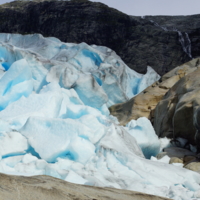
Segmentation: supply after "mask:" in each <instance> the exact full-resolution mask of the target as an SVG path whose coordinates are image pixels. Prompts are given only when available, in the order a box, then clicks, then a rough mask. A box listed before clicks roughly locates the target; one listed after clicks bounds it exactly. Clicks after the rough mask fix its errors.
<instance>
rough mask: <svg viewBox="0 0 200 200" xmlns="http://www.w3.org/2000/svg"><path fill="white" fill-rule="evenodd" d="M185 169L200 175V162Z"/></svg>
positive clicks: (190, 164)
mask: <svg viewBox="0 0 200 200" xmlns="http://www.w3.org/2000/svg"><path fill="white" fill-rule="evenodd" d="M184 168H186V169H189V170H192V171H195V172H198V173H200V162H191V163H189V164H187V165H185V166H184Z"/></svg>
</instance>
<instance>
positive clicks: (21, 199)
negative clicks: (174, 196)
mask: <svg viewBox="0 0 200 200" xmlns="http://www.w3.org/2000/svg"><path fill="white" fill-rule="evenodd" d="M0 185H1V187H0V199H1V200H16V199H18V200H38V199H41V200H47V199H48V200H55V199H57V200H58V199H59V200H86V199H87V200H98V199H102V200H121V199H126V200H167V199H168V198H163V197H157V196H154V195H149V194H144V193H140V192H133V191H127V190H117V189H113V188H98V187H90V186H84V185H76V184H72V183H68V182H66V181H62V180H60V179H57V178H53V177H50V176H33V177H22V176H9V175H5V174H0Z"/></svg>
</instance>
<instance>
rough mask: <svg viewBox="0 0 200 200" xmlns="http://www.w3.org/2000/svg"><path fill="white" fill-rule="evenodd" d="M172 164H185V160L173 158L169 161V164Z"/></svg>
mask: <svg viewBox="0 0 200 200" xmlns="http://www.w3.org/2000/svg"><path fill="white" fill-rule="evenodd" d="M172 163H183V160H181V159H180V158H177V157H171V158H170V160H169V164H172Z"/></svg>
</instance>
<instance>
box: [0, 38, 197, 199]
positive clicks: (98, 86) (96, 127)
mask: <svg viewBox="0 0 200 200" xmlns="http://www.w3.org/2000/svg"><path fill="white" fill-rule="evenodd" d="M158 78H159V76H158V75H157V74H156V73H155V72H154V71H153V70H152V69H151V68H150V67H148V70H147V74H145V75H141V74H138V73H136V72H134V71H132V70H131V69H129V68H128V67H127V66H126V65H125V64H124V63H123V61H122V60H121V59H120V58H119V57H118V56H117V55H116V54H115V52H114V51H112V50H111V49H109V48H107V47H101V46H96V45H91V46H89V45H87V44H85V43H81V44H66V43H63V42H61V41H59V40H58V39H56V38H44V37H43V36H41V35H38V34H34V35H26V36H22V35H18V34H0V172H3V173H8V174H16V175H26V176H31V175H42V174H45V175H50V176H54V177H57V178H60V179H63V180H66V181H70V182H73V183H77V184H86V185H93V186H102V187H115V188H121V189H128V190H136V191H141V192H146V193H151V194H155V195H160V196H165V197H170V198H173V199H177V200H179V199H187V200H188V199H192V198H195V197H198V195H199V193H200V186H199V184H200V175H199V174H197V173H195V172H192V171H189V170H185V169H183V168H181V167H177V166H173V165H168V164H166V163H162V162H157V161H153V160H156V159H155V158H154V157H151V156H155V155H156V154H157V153H158V152H159V151H160V149H161V147H163V146H164V145H167V143H168V141H163V140H160V139H158V137H157V136H156V135H155V132H154V130H153V127H152V126H151V123H150V122H149V121H148V119H146V118H140V119H138V120H137V121H134V120H133V121H131V122H130V123H129V124H128V125H127V126H126V127H121V126H119V125H118V121H117V119H116V118H115V117H113V116H110V113H109V110H108V106H110V105H112V104H114V103H120V102H123V101H126V100H128V99H129V98H131V97H133V96H134V95H136V94H137V93H139V92H141V91H142V90H143V89H145V87H147V86H148V85H150V84H151V83H153V82H154V81H155V80H157V79H158ZM144 156H145V157H147V158H150V157H151V158H152V160H148V159H145V158H144ZM163 162H164V161H163Z"/></svg>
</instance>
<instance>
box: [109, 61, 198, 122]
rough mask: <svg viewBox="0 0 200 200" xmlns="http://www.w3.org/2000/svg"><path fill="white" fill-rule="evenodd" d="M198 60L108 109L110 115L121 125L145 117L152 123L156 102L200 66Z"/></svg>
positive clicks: (190, 62)
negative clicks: (126, 100)
mask: <svg viewBox="0 0 200 200" xmlns="http://www.w3.org/2000/svg"><path fill="white" fill-rule="evenodd" d="M199 60H200V59H199V58H196V59H193V60H191V61H189V62H187V63H185V64H183V65H181V66H178V67H176V68H175V69H173V70H171V71H170V72H168V73H167V74H165V75H164V76H163V77H162V78H161V79H160V80H159V81H157V82H155V83H154V84H152V85H151V86H149V87H148V88H146V89H145V90H144V91H143V92H141V93H140V94H138V95H137V96H135V97H133V98H132V99H130V100H129V101H128V102H125V103H121V104H116V105H113V106H111V107H110V108H109V110H110V112H111V115H113V116H115V117H117V118H118V120H119V122H120V124H121V125H125V124H127V123H128V122H129V121H131V120H132V119H135V120H136V119H138V118H139V117H147V118H148V119H150V120H151V122H152V123H153V122H154V111H155V107H156V105H157V104H158V102H160V101H161V100H162V98H163V96H164V95H165V94H166V93H167V92H168V90H169V89H170V88H171V87H172V86H174V84H175V83H177V82H178V81H179V80H180V79H181V78H183V77H184V76H186V75H187V74H189V73H191V72H193V71H195V70H196V69H197V67H199V66H200V65H199V63H200V61H199Z"/></svg>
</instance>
